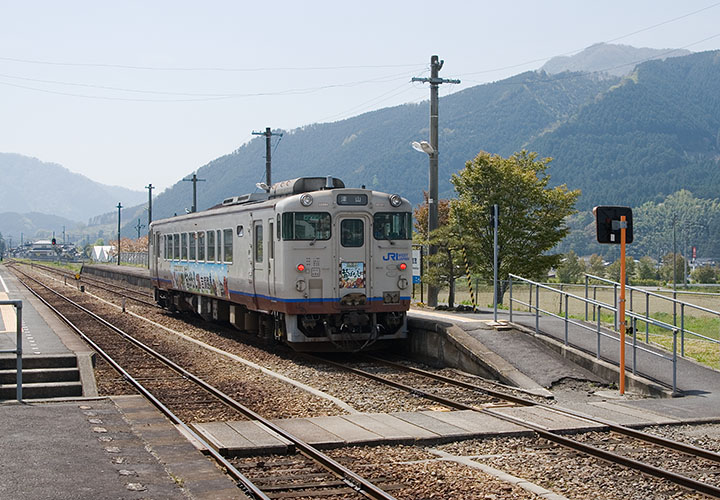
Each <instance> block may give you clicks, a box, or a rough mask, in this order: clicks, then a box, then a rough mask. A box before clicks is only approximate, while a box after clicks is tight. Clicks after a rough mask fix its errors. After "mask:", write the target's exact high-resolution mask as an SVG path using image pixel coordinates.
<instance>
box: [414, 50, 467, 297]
mask: <svg viewBox="0 0 720 500" xmlns="http://www.w3.org/2000/svg"><path fill="white" fill-rule="evenodd" d="M444 63H445V61H441V60H440V59H439V58H438V56H432V57H430V78H417V77H415V78H413V79H412V81H413V82H423V83H429V84H430V146H432V149H433V152H432V153H429V154H428V156H429V158H430V180H429V182H428V238H429V237H430V235H431V234H432V232H433V231H434V230H435V229H437V227H438V157H439V155H440V151H439V149H438V104H439V102H438V101H439V100H438V87H439V85H440V84H441V83H460V80H448V79H445V78H440V77H439V73H440V69H442V67H443V64H444ZM428 253H429V255H430V256H432V255H435V254H436V253H437V247H436V246H435V245H430V248H429V252H428ZM437 296H438V288H437V287H436V286H434V285H428V302H427V303H428V306H430V307H436V306H437Z"/></svg>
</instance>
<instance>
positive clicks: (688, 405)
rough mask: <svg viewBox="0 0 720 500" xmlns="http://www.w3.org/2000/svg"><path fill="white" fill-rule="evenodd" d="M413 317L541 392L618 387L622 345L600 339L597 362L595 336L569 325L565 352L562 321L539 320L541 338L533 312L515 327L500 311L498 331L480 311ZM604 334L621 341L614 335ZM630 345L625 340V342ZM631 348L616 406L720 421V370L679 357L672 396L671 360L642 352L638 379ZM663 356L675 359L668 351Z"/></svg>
mask: <svg viewBox="0 0 720 500" xmlns="http://www.w3.org/2000/svg"><path fill="white" fill-rule="evenodd" d="M410 317H411V318H413V317H414V318H423V319H432V320H433V321H440V322H442V323H445V324H450V325H454V326H456V327H457V328H459V329H461V330H462V331H463V332H464V333H465V334H467V336H468V337H469V338H471V339H472V340H473V341H475V342H476V343H477V344H476V346H477V345H479V346H480V348H481V349H484V350H486V351H487V352H491V353H492V354H493V355H494V356H497V357H499V358H500V359H501V360H503V361H505V362H506V363H507V365H510V367H511V370H512V369H514V370H515V371H516V372H518V373H519V376H520V377H525V378H527V379H530V380H532V381H533V382H535V383H536V384H537V385H538V386H539V387H546V388H551V387H552V385H553V384H554V383H556V382H559V381H560V380H562V379H564V378H574V379H578V380H588V381H598V380H601V381H603V382H604V383H605V384H608V383H610V384H615V385H617V384H618V373H619V371H618V368H617V366H618V365H619V358H620V349H619V345H620V344H619V341H616V340H612V339H610V338H602V340H601V345H600V359H597V358H596V355H595V351H596V349H597V347H596V346H597V336H596V335H595V334H594V333H593V332H590V331H588V330H585V329H583V328H581V327H579V326H576V325H572V324H569V325H568V346H567V347H565V346H564V341H565V340H564V339H565V323H564V321H563V320H561V319H558V318H554V317H549V316H544V315H540V317H539V318H538V326H539V333H536V332H535V321H536V318H535V314H533V313H522V312H517V311H515V312H513V322H512V323H509V314H508V312H507V311H498V317H497V319H498V322H507V323H508V326H509V328H497V327H496V325H494V321H493V320H494V316H493V312H492V311H490V310H482V309H480V310H478V312H477V313H454V312H447V311H430V310H424V309H413V310H411V312H410ZM603 331H604V332H605V333H606V334H607V335H614V336H615V338H617V334H615V333H614V332H610V331H608V330H603ZM629 340H630V339H626V342H627V341H629ZM638 343H639V344H640V342H638ZM643 346H644V347H645V348H647V349H650V350H654V351H656V352H662V351H660V349H658V348H657V347H656V346H652V345H646V344H644V343H643ZM476 349H477V347H476ZM631 349H632V348H631V346H629V345H626V351H625V362H626V371H625V373H626V385H627V387H628V389H627V393H628V394H627V397H618V398H617V400H616V401H617V404H620V405H623V406H625V407H628V408H634V409H642V410H648V411H652V412H655V413H658V414H661V415H664V416H667V417H669V418H672V419H677V420H680V421H708V422H710V421H720V371H718V370H714V369H712V368H708V367H706V366H704V365H701V364H700V363H697V362H695V361H694V360H692V359H689V358H681V357H679V356H678V360H677V373H676V385H677V391H676V393H674V394H672V391H671V390H670V389H669V388H670V387H671V386H672V363H671V361H669V360H667V359H661V358H658V357H656V356H652V355H650V354H648V353H645V352H642V351H638V352H637V359H636V363H637V364H636V374H635V375H633V373H632V359H633V356H632V350H631ZM663 354H664V356H666V357H668V356H671V353H668V352H664V353H663ZM570 359H574V360H575V362H571V361H570ZM599 374H602V375H599ZM648 393H650V395H651V396H653V397H638V395H639V394H645V395H648Z"/></svg>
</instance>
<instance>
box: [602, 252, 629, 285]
mask: <svg viewBox="0 0 720 500" xmlns="http://www.w3.org/2000/svg"><path fill="white" fill-rule="evenodd" d="M635 268H636V265H635V259H633V258H632V257H629V256H628V257H626V258H625V283H628V282H629V281H630V277H631V276H633V275H634V274H635ZM605 277H606V278H607V279H610V280H613V281H616V282H618V283H620V259H618V260H616V261H615V262H613V263H612V264H610V265H609V266H607V267H606V268H605Z"/></svg>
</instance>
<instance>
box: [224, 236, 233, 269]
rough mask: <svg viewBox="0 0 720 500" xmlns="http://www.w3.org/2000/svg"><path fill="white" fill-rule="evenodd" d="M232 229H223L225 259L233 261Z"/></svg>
mask: <svg viewBox="0 0 720 500" xmlns="http://www.w3.org/2000/svg"><path fill="white" fill-rule="evenodd" d="M232 233H233V232H232V229H225V230H224V231H223V261H224V262H229V263H232V261H233V234H232Z"/></svg>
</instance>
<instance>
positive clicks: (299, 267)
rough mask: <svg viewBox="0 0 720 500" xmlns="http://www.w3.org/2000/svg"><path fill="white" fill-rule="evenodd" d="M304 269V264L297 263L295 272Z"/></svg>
mask: <svg viewBox="0 0 720 500" xmlns="http://www.w3.org/2000/svg"><path fill="white" fill-rule="evenodd" d="M303 271H305V264H298V265H297V272H299V273H301V272H303Z"/></svg>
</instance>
